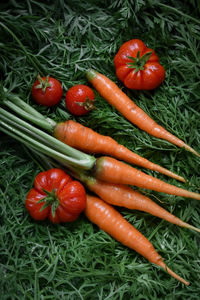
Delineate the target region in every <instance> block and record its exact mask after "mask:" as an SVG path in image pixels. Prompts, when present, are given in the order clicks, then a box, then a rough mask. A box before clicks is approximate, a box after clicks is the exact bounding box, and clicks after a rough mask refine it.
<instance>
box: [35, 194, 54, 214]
mask: <svg viewBox="0 0 200 300" xmlns="http://www.w3.org/2000/svg"><path fill="white" fill-rule="evenodd" d="M42 190H43V191H44V192H45V194H46V195H47V196H45V197H44V198H42V199H40V200H39V201H38V202H37V203H43V202H44V205H43V206H42V207H41V209H40V211H42V210H44V209H45V208H46V207H48V206H51V212H52V215H53V217H55V212H56V209H57V208H58V206H59V199H58V197H57V196H56V190H55V189H53V190H52V191H51V192H49V191H47V190H45V189H42Z"/></svg>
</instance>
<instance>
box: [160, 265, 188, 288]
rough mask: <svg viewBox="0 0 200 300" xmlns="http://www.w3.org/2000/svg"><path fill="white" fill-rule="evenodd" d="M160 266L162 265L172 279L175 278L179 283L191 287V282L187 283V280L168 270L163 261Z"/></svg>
mask: <svg viewBox="0 0 200 300" xmlns="http://www.w3.org/2000/svg"><path fill="white" fill-rule="evenodd" d="M158 265H160V266H161V267H162V268H163V269H164V270H165V271H166V272H167V273H168V274H169V275H171V276H172V277H174V278H175V279H177V280H178V281H180V282H182V283H184V284H185V285H187V286H188V285H190V282H189V281H186V280H185V279H183V278H182V277H180V276H179V275H177V274H176V273H175V272H174V271H172V270H171V269H170V268H168V267H167V266H166V265H165V263H164V262H163V261H161V262H160V263H159V264H158Z"/></svg>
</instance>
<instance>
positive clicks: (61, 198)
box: [25, 168, 86, 224]
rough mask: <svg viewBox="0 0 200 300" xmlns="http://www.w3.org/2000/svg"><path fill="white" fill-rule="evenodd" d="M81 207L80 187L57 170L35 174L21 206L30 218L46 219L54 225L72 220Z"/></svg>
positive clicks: (82, 203) (80, 185)
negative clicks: (23, 206)
mask: <svg viewBox="0 0 200 300" xmlns="http://www.w3.org/2000/svg"><path fill="white" fill-rule="evenodd" d="M85 206H86V192H85V189H84V187H83V185H82V184H81V183H80V182H78V181H76V180H72V178H71V177H70V176H69V175H68V174H66V173H65V172H64V171H62V170H60V169H57V168H54V169H50V170H48V171H45V172H41V173H39V174H38V175H37V176H36V177H35V179H34V188H32V189H31V190H30V191H29V193H28V195H27V196H26V200H25V207H26V209H27V210H28V212H29V214H30V215H31V216H32V218H33V219H35V220H45V219H46V218H48V219H49V220H50V221H51V222H52V223H55V224H56V223H61V222H72V221H74V220H76V219H77V218H78V216H79V215H80V213H81V212H82V211H83V210H84V209H85Z"/></svg>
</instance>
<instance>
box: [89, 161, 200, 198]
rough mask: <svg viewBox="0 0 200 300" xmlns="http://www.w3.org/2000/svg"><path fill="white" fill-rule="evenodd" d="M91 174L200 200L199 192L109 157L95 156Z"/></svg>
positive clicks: (112, 180) (115, 181)
mask: <svg viewBox="0 0 200 300" xmlns="http://www.w3.org/2000/svg"><path fill="white" fill-rule="evenodd" d="M93 174H94V177H95V178H97V179H100V180H103V181H107V182H111V183H117V184H119V183H120V184H127V185H135V186H137V187H140V188H144V189H150V190H154V191H157V192H162V193H166V194H171V195H176V196H182V197H188V198H193V199H197V200H200V194H197V193H194V192H190V191H187V190H184V189H182V188H179V187H176V186H174V185H171V184H168V183H166V182H164V181H162V180H160V179H158V178H155V177H153V176H150V175H147V174H145V173H143V172H141V171H139V170H137V169H135V168H133V167H131V166H129V165H127V164H125V163H123V162H121V161H118V160H116V159H114V158H111V157H106V156H105V157H103V156H102V157H100V158H97V160H96V164H95V169H94V171H93Z"/></svg>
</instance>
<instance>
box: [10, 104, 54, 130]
mask: <svg viewBox="0 0 200 300" xmlns="http://www.w3.org/2000/svg"><path fill="white" fill-rule="evenodd" d="M4 104H5V105H6V106H7V107H9V108H10V109H12V110H13V111H14V112H16V113H17V114H18V115H20V116H21V117H23V118H25V119H26V120H29V121H31V122H33V123H34V124H36V125H38V126H40V127H41V128H43V129H45V130H47V131H48V132H52V126H51V125H50V124H49V123H48V122H47V121H46V120H45V119H41V118H37V117H35V116H33V115H31V114H29V113H27V112H26V111H25V110H23V109H21V108H20V107H18V106H17V105H15V104H14V103H12V102H11V101H9V100H6V101H4Z"/></svg>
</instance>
